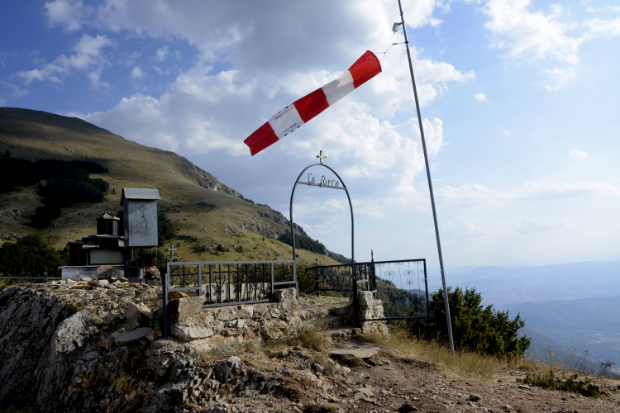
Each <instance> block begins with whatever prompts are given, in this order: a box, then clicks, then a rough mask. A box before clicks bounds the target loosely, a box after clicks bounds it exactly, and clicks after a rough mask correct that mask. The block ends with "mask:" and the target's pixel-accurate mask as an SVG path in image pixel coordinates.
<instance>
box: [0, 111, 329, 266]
mask: <svg viewBox="0 0 620 413" xmlns="http://www.w3.org/2000/svg"><path fill="white" fill-rule="evenodd" d="M7 151H8V152H9V155H10V157H11V158H17V159H25V160H29V161H36V160H38V159H58V160H90V161H94V162H97V163H100V164H101V165H103V166H104V167H106V168H108V171H109V172H108V173H102V174H91V176H92V177H94V178H101V179H103V180H105V181H106V182H108V183H109V185H110V191H109V193H108V195H107V197H106V198H107V199H106V200H104V201H103V202H100V203H84V204H76V205H74V206H73V207H67V208H62V215H61V216H60V218H58V219H56V220H54V221H53V222H52V224H51V225H49V226H48V227H46V228H44V229H43V230H40V231H38V230H35V229H34V228H31V227H29V226H28V223H29V222H30V220H31V219H32V216H33V215H34V210H35V208H36V207H37V206H41V205H42V204H41V197H39V196H38V194H37V189H36V188H35V187H23V188H20V189H19V190H17V191H13V192H11V193H8V194H2V195H0V234H1V236H0V241H3V242H5V241H7V240H11V239H15V238H17V237H20V236H22V237H23V236H25V235H28V234H32V233H35V232H38V233H40V234H41V235H42V236H43V237H44V239H45V240H46V242H48V243H49V244H50V245H52V246H53V247H54V248H56V249H61V248H63V247H64V246H65V245H66V243H67V242H68V241H70V240H74V239H81V238H82V236H84V235H86V234H88V233H89V232H93V231H94V228H93V227H94V223H95V220H94V217H96V216H98V215H100V214H101V213H102V212H104V211H111V212H115V211H117V210H119V209H120V206H119V203H120V194H121V189H122V188H124V187H150V188H157V189H159V192H160V196H161V198H162V199H161V200H160V201H159V203H158V208H159V212H164V213H166V214H167V215H168V216H169V218H170V219H171V220H172V221H173V223H174V225H175V228H176V230H177V233H178V234H181V235H185V236H186V237H185V239H182V240H174V241H175V247H179V252H178V256H179V257H180V258H182V259H185V260H213V259H215V257H212V255H216V256H217V260H220V261H221V260H239V259H242V260H259V259H292V255H291V254H292V249H291V248H290V247H289V246H288V245H285V244H283V243H281V242H280V241H278V240H277V239H275V238H277V237H278V235H279V234H281V233H282V232H284V231H285V230H286V229H288V228H289V225H290V223H289V220H288V219H287V218H286V217H285V216H284V215H283V214H282V213H281V212H279V211H276V210H273V209H271V208H270V207H269V206H268V205H267V203H265V204H257V203H254V201H252V200H249V199H247V198H245V197H244V196H243V195H242V194H241V193H239V192H238V191H236V190H234V189H233V188H230V187H229V186H227V185H225V184H223V183H222V182H221V181H220V180H219V179H218V178H217V177H215V176H214V175H212V174H211V173H209V172H207V171H205V170H203V169H201V168H200V167H198V166H196V165H194V164H193V163H192V162H190V161H189V160H188V159H187V158H185V157H182V156H180V155H177V154H176V153H174V152H172V151H165V150H161V149H157V148H153V147H149V146H146V145H141V144H138V143H136V142H133V141H130V140H128V139H125V138H123V137H122V136H120V135H117V134H114V133H112V132H110V131H108V130H106V129H103V128H100V127H98V126H96V125H93V124H90V123H88V122H86V121H84V120H82V119H79V118H75V117H66V116H62V115H56V114H52V113H48V112H42V111H36V110H31V109H21V108H5V107H3V108H0V154H2V153H6V152H7ZM295 229H296V231H299V232H303V228H301V227H299V226H297V225H295ZM13 235H15V236H13ZM194 239H195V240H196V241H193V240H194ZM188 240H189V241H188ZM219 244H223V245H225V246H229V247H232V248H229V251H227V252H219V251H218V252H216V247H217V246H218V245H219ZM196 246H204V247H205V248H204V249H203V250H206V252H199V250H200V248H196ZM240 251H241V252H240ZM298 254H299V256H300V258H301V259H305V260H308V261H311V262H314V261H315V258H317V259H318V260H319V262H320V263H321V264H326V265H327V264H335V263H336V261H334V260H333V259H331V258H329V257H327V256H322V255H317V254H313V253H310V252H309V251H305V250H299V251H298ZM289 257H290V258H289Z"/></svg>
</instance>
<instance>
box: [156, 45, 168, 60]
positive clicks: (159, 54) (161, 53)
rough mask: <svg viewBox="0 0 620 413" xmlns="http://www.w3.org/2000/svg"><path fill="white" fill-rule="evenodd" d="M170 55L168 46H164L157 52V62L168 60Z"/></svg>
mask: <svg viewBox="0 0 620 413" xmlns="http://www.w3.org/2000/svg"><path fill="white" fill-rule="evenodd" d="M168 53H169V52H168V46H164V47H162V48H160V49H157V52H156V53H155V54H156V55H157V60H159V61H160V62H163V61H164V60H166V57H167V56H168Z"/></svg>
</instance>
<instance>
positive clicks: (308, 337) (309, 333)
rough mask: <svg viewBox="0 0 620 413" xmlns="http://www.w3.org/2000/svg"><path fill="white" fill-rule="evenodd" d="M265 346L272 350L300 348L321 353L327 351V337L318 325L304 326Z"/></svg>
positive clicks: (269, 341) (267, 342) (268, 342)
mask: <svg viewBox="0 0 620 413" xmlns="http://www.w3.org/2000/svg"><path fill="white" fill-rule="evenodd" d="M265 346H266V347H269V348H272V349H280V348H282V349H284V348H286V347H295V346H299V347H304V348H307V349H310V350H314V351H318V352H320V353H324V352H325V351H326V349H325V337H324V336H323V334H322V333H321V329H320V328H319V326H318V324H304V325H302V326H300V327H299V328H298V329H297V330H294V331H292V332H291V333H290V334H288V335H283V336H281V337H279V338H270V339H268V340H267V341H266V342H265Z"/></svg>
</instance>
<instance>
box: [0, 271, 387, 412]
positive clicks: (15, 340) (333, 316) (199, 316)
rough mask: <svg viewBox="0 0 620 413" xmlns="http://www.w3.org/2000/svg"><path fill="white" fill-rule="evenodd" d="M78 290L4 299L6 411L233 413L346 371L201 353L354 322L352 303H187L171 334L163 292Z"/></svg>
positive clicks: (0, 317)
mask: <svg viewBox="0 0 620 413" xmlns="http://www.w3.org/2000/svg"><path fill="white" fill-rule="evenodd" d="M75 285H76V286H78V287H81V288H70V287H71V286H69V287H67V286H65V285H64V284H58V283H52V282H50V283H46V284H44V285H42V286H38V287H36V289H33V288H26V287H24V286H17V287H13V288H8V289H5V290H3V291H1V292H0V383H1V384H2V386H0V411H4V410H17V411H22V410H26V409H28V411H32V412H38V411H41V412H81V411H100V412H153V411H158V412H180V411H188V412H198V411H229V410H222V409H225V408H226V407H225V406H226V404H225V403H223V402H230V401H231V400H232V399H233V398H235V397H243V398H253V397H255V396H257V395H258V394H261V395H265V394H288V393H289V392H290V391H291V390H290V386H291V385H292V384H291V383H293V382H295V383H312V386H314V388H317V389H323V390H329V389H330V388H332V387H333V384H329V382H328V379H329V375H333V374H338V375H342V374H347V373H346V369H345V368H344V367H343V368H342V369H341V367H340V366H339V365H338V364H337V363H335V362H334V361H333V360H327V359H326V360H325V362H326V363H327V364H323V365H320V364H317V362H316V360H317V357H319V356H317V355H308V354H305V353H304V350H302V349H300V348H296V351H295V352H292V353H290V354H289V353H288V352H286V351H285V352H282V353H281V354H280V355H279V356H278V357H281V358H282V360H283V361H284V360H288V359H289V358H290V360H289V361H287V362H285V365H283V366H282V365H280V366H279V367H278V366H274V365H273V363H272V361H273V360H274V359H272V358H270V359H268V361H267V362H266V363H265V364H264V367H262V368H261V367H257V365H256V363H255V362H252V360H250V359H243V358H237V357H228V358H227V359H226V360H221V361H217V362H210V363H209V362H207V361H205V359H204V358H201V357H198V356H197V354H206V353H202V352H206V351H209V350H213V349H214V348H216V347H219V346H226V345H229V344H232V343H239V342H244V341H247V340H253V339H267V338H279V337H282V336H284V335H288V334H291V333H294V332H295V331H296V330H297V328H298V327H299V326H301V324H302V323H303V322H304V320H306V321H307V322H316V318H317V317H320V318H322V320H323V321H324V322H326V321H327V320H331V321H330V323H332V324H333V323H336V324H338V325H341V324H343V323H344V324H346V323H348V322H349V321H347V320H346V318H347V317H349V315H350V308H349V307H350V306H347V305H346V299H344V300H343V299H340V301H338V302H337V305H336V306H333V305H331V304H330V305H327V306H325V307H328V309H325V310H323V311H319V312H317V311H316V309H310V308H308V306H307V305H305V306H301V305H300V304H299V303H298V301H297V297H296V290H295V289H294V288H287V289H281V290H276V291H275V293H274V299H275V302H272V303H257V304H253V305H237V306H228V307H220V308H207V309H203V308H202V303H203V301H204V298H201V297H184V298H180V299H175V300H172V301H171V303H170V304H171V306H170V327H171V332H172V336H171V337H170V338H168V339H163V338H160V337H161V334H162V331H161V328H160V327H159V322H160V321H161V319H160V317H161V308H156V307H157V306H158V305H159V303H160V302H161V301H160V300H161V295H160V292H159V291H158V290H156V289H153V288H150V287H148V286H136V287H129V286H127V287H126V288H116V289H111V288H109V286H108V288H104V287H97V286H94V285H91V284H84V285H78V284H75ZM317 299H318V298H317ZM335 303H336V302H334V303H332V304H335ZM147 304H148V305H147ZM324 304H325V303H324ZM367 304H368V306H367V308H377V306H378V303H377V301H376V300H375V301H373V302H368V303H367ZM310 307H317V306H316V305H314V304H313V305H311V306H310ZM150 308H154V310H152V311H151V310H150ZM329 308H333V310H329ZM335 320H341V321H337V322H336V321H335ZM342 320H344V321H342ZM360 333H361V330H360V331H359V332H357V334H360ZM238 347H242V346H238ZM224 348H226V347H224ZM285 353H286V354H285ZM270 357H271V356H270ZM321 357H324V356H321ZM246 360H247V362H246ZM288 362H290V363H292V364H291V366H293V365H294V366H297V367H295V368H294V369H293V368H289V367H286V363H288ZM326 367H329V371H330V372H329V374H328V373H327V372H326V371H324V370H325V368H326ZM339 377H340V376H339ZM287 380H288V384H286V383H287ZM330 380H331V379H330ZM305 385H306V384H304V386H305ZM283 386H284V387H286V386H289V387H287V388H288V390H286V389H283ZM222 403H223V404H222ZM289 404H290V402H289ZM218 406H220V407H218ZM222 406H224V407H222ZM289 407H290V406H289ZM220 408H221V409H220ZM213 409H216V410H213ZM217 409H220V410H217Z"/></svg>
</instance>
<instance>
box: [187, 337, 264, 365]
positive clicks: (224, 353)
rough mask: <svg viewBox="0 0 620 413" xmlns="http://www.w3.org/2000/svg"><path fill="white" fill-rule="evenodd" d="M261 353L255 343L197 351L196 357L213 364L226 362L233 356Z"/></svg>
mask: <svg viewBox="0 0 620 413" xmlns="http://www.w3.org/2000/svg"><path fill="white" fill-rule="evenodd" d="M259 352H260V351H259V350H258V348H257V345H256V343H255V342H253V341H248V342H245V343H232V344H227V345H223V346H218V347H215V348H213V349H211V350H209V351H196V353H195V354H196V355H197V356H198V357H200V358H201V359H203V360H205V361H206V362H209V363H213V362H217V361H221V360H226V359H228V358H229V357H232V356H240V355H244V354H246V355H247V354H258V353H259Z"/></svg>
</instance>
